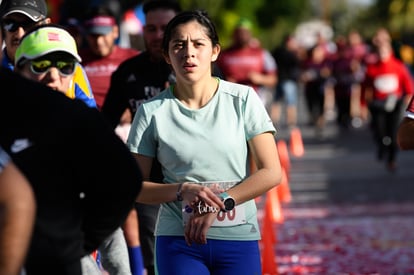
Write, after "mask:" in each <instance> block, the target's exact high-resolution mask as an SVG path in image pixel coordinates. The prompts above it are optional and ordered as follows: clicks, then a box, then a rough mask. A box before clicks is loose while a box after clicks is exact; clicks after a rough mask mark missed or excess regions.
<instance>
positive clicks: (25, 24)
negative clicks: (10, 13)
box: [2, 20, 37, 32]
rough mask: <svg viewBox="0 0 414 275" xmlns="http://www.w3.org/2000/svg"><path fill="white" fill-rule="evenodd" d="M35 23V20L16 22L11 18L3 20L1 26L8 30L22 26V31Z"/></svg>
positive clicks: (12, 30)
mask: <svg viewBox="0 0 414 275" xmlns="http://www.w3.org/2000/svg"><path fill="white" fill-rule="evenodd" d="M36 24H37V22H33V21H27V22H17V21H13V20H4V21H3V23H2V25H3V28H4V29H5V30H6V31H8V32H15V31H17V30H18V29H19V28H23V30H24V31H27V30H28V29H30V28H32V27H34V26H35V25H36Z"/></svg>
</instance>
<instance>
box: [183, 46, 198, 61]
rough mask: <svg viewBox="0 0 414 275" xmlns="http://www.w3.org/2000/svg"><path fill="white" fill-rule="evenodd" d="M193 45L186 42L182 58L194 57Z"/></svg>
mask: <svg viewBox="0 0 414 275" xmlns="http://www.w3.org/2000/svg"><path fill="white" fill-rule="evenodd" d="M194 56H195V55H194V47H193V46H192V44H191V43H187V45H186V47H185V52H184V58H191V57H194Z"/></svg>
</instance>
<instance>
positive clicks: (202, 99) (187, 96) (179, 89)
mask: <svg viewBox="0 0 414 275" xmlns="http://www.w3.org/2000/svg"><path fill="white" fill-rule="evenodd" d="M217 89H218V80H217V79H216V78H214V77H209V78H208V79H206V80H205V81H202V82H197V83H193V84H190V85H188V84H186V83H183V82H179V81H177V83H176V85H175V87H174V90H173V93H174V96H175V97H176V98H177V99H178V100H180V101H181V102H182V103H183V104H185V105H186V106H187V107H189V108H191V109H200V108H202V107H203V106H205V105H206V104H207V103H208V102H209V101H210V100H211V98H212V97H213V96H214V94H215V93H216V91H217Z"/></svg>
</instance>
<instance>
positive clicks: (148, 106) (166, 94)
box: [127, 80, 276, 240]
mask: <svg viewBox="0 0 414 275" xmlns="http://www.w3.org/2000/svg"><path fill="white" fill-rule="evenodd" d="M264 132H272V133H276V130H275V128H274V126H273V123H272V121H271V119H270V117H269V115H268V113H267V111H266V110H265V108H264V106H263V103H262V101H261V100H260V98H259V96H258V95H257V93H256V92H255V91H254V90H253V89H252V88H251V87H248V86H245V85H240V84H235V83H231V82H227V81H224V80H220V81H219V87H218V90H217V92H216V93H215V95H214V96H213V97H212V99H211V100H210V101H209V102H208V103H207V104H206V105H205V106H204V107H202V108H201V109H197V110H193V109H189V108H188V107H186V106H185V105H183V104H182V103H181V102H180V101H179V100H178V99H177V98H175V97H174V95H173V92H172V90H171V88H168V89H166V90H164V91H163V92H162V93H160V94H159V95H158V96H156V97H154V98H152V99H150V100H149V101H146V102H145V103H143V104H142V105H141V106H140V107H139V108H138V110H137V113H136V114H135V117H134V120H133V123H132V126H131V131H130V133H129V137H128V141H127V145H128V147H129V149H130V150H131V152H134V153H139V154H142V155H145V156H149V157H155V156H157V158H158V160H159V162H160V163H161V165H162V171H163V174H164V182H165V183H166V184H168V183H177V182H196V183H199V182H206V181H208V182H212V181H235V182H241V181H242V180H243V179H245V178H246V177H247V176H248V173H249V171H248V147H247V141H248V140H250V139H251V138H253V137H254V136H256V135H258V134H261V133H264ZM255 184H260V182H257V183H255ZM181 204H182V203H181V202H178V201H177V202H169V203H163V204H162V205H161V208H160V211H159V214H158V220H157V225H156V230H155V235H164V236H183V235H184V226H183V221H182V216H183V210H182V205H181ZM243 205H244V207H243V209H244V211H245V223H242V224H239V225H235V226H227V227H215V226H213V227H211V228H210V229H209V231H208V236H207V237H208V238H212V239H222V240H258V239H260V230H259V227H258V222H257V208H256V204H255V201H254V200H250V201H248V202H246V203H244V204H243Z"/></svg>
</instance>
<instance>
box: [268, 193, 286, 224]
mask: <svg viewBox="0 0 414 275" xmlns="http://www.w3.org/2000/svg"><path fill="white" fill-rule="evenodd" d="M277 192H278V191H277V187H273V188H272V189H270V190H269V191H268V192H267V197H266V211H267V212H268V214H269V215H270V217H271V219H272V222H274V223H283V222H284V221H285V217H284V216H283V213H282V206H281V204H280V200H279V195H278V193H277Z"/></svg>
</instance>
